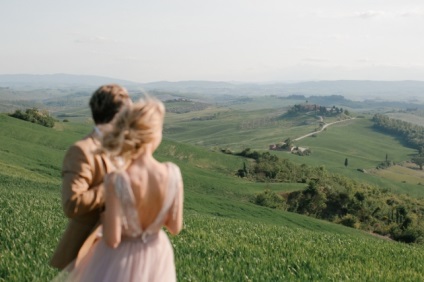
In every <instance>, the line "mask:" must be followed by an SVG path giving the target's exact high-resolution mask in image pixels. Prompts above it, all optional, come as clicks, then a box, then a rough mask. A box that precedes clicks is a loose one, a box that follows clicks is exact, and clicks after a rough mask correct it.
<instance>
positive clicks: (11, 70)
mask: <svg viewBox="0 0 424 282" xmlns="http://www.w3.org/2000/svg"><path fill="white" fill-rule="evenodd" d="M0 35H1V44H0V62H1V63H0V74H54V73H68V74H79V75H81V74H87V75H98V76H107V77H112V78H117V79H126V80H131V81H135V82H153V81H163V80H166V81H183V80H209V81H239V82H276V81H279V82H284V81H306V80H344V79H346V80H356V79H361V80H363V79H365V80H424V55H423V51H424V1H421V0H415V1H410V0H402V1H400V0H396V1H393V0H344V1H340V0H320V1H318V0H296V1H286V0H120V1H116V0H115V1H111V0H101V1H100V0H73V1H65V0H37V1H34V0H25V1H24V0H0Z"/></svg>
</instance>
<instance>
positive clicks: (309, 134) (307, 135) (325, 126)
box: [293, 117, 355, 141]
mask: <svg viewBox="0 0 424 282" xmlns="http://www.w3.org/2000/svg"><path fill="white" fill-rule="evenodd" d="M353 119H355V117H352V118H349V119H344V120H339V121H334V122H330V123H325V124H324V125H323V127H322V128H321V129H320V130H318V131H314V132H311V133H308V134H306V135H303V136H300V137H298V138H296V139H294V140H293V141H299V140H301V139H303V138H306V137H309V136H311V135H313V134H317V133H320V132H322V131H323V130H324V129H326V128H327V127H329V126H330V125H333V124H336V123H339V122H345V121H349V120H353ZM320 120H321V121H322V122H324V120H323V118H322V117H320Z"/></svg>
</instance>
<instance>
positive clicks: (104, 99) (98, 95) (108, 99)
mask: <svg viewBox="0 0 424 282" xmlns="http://www.w3.org/2000/svg"><path fill="white" fill-rule="evenodd" d="M129 99H130V97H129V95H128V92H127V90H126V89H125V88H123V87H122V86H119V85H117V84H108V85H103V86H100V87H99V88H98V89H97V90H96V91H95V92H94V93H93V95H92V96H91V99H90V108H91V114H92V116H93V120H94V123H95V124H104V123H108V122H110V121H111V120H112V119H113V117H114V116H115V114H116V113H117V112H118V111H119V109H120V108H121V106H122V105H123V104H125V103H126V102H127V101H128V100H129Z"/></svg>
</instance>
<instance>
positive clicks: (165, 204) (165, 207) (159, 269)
mask: <svg viewBox="0 0 424 282" xmlns="http://www.w3.org/2000/svg"><path fill="white" fill-rule="evenodd" d="M164 114H165V108H164V106H163V104H162V103H161V102H160V101H158V100H155V99H153V98H147V99H145V100H142V101H140V102H138V103H135V104H133V105H129V106H126V107H124V108H123V110H121V111H120V113H118V115H117V116H116V118H115V119H114V121H113V122H112V125H111V128H110V129H108V130H106V131H105V132H104V137H103V140H102V146H103V149H102V150H103V151H104V152H106V153H107V154H108V155H109V156H110V158H111V159H112V160H114V161H115V163H116V165H117V167H118V168H117V170H116V172H114V173H110V174H108V175H106V177H105V195H106V196H105V197H106V210H105V214H104V218H103V226H102V236H99V237H100V239H99V240H97V241H96V242H95V243H94V245H93V246H92V247H91V248H90V249H89V250H88V252H87V254H86V255H85V256H84V257H83V258H82V259H81V260H80V261H79V262H77V264H76V266H75V268H74V269H73V270H72V271H71V272H70V273H69V275H68V277H67V280H69V281H149V282H150V281H175V280H176V272H175V264H174V253H173V248H172V245H171V243H170V241H169V239H168V237H167V235H166V233H165V232H164V231H163V230H162V227H163V226H165V227H166V228H167V229H168V230H169V232H170V233H171V234H174V235H175V234H178V233H179V232H180V230H181V228H182V212H183V183H182V177H181V173H180V170H179V168H178V166H176V165H175V164H173V163H170V162H167V163H161V162H159V161H157V160H156V159H155V158H154V157H153V153H154V151H155V150H156V149H157V147H158V146H159V144H160V143H161V140H162V127H163V120H164Z"/></svg>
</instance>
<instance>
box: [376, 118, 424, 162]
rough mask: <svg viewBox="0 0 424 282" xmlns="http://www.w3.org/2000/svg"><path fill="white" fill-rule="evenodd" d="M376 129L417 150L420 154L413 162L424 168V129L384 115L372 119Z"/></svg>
mask: <svg viewBox="0 0 424 282" xmlns="http://www.w3.org/2000/svg"><path fill="white" fill-rule="evenodd" d="M372 121H373V122H374V127H375V128H377V129H378V130H380V131H382V132H385V133H388V134H391V135H395V136H397V137H398V138H400V139H401V140H402V141H403V142H405V143H406V145H408V146H411V147H412V148H414V149H417V151H418V154H417V155H416V156H414V157H413V158H412V159H411V161H412V162H413V163H415V164H416V165H418V166H419V167H420V169H421V170H422V169H423V166H424V127H423V126H419V125H416V124H412V123H409V122H406V121H402V120H398V119H392V118H389V117H388V116H385V115H382V114H375V115H374V117H373V118H372Z"/></svg>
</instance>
